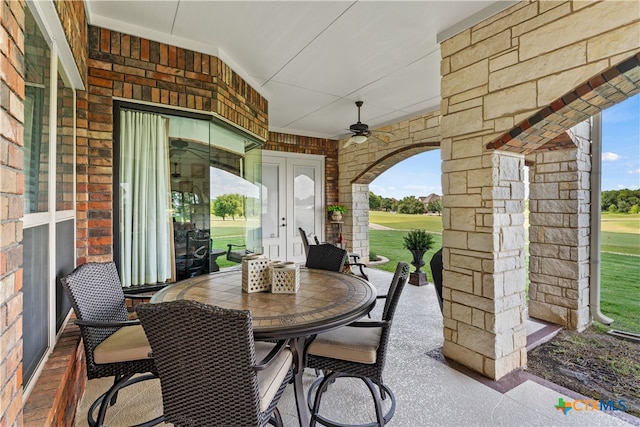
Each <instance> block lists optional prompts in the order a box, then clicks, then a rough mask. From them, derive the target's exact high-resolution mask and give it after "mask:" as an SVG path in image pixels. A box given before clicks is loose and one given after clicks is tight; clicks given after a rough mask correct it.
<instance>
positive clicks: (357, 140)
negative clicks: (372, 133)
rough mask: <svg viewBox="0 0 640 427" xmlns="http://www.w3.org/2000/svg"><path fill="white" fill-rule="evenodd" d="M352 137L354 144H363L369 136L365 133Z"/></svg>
mask: <svg viewBox="0 0 640 427" xmlns="http://www.w3.org/2000/svg"><path fill="white" fill-rule="evenodd" d="M351 138H353V143H354V144H362V143H363V142H366V141H367V138H368V137H367V136H365V135H353V136H352V137H351Z"/></svg>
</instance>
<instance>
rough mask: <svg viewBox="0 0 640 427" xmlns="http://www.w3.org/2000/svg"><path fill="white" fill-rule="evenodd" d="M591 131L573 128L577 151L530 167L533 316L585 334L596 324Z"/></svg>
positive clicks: (551, 154)
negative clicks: (592, 287) (593, 309)
mask: <svg viewBox="0 0 640 427" xmlns="http://www.w3.org/2000/svg"><path fill="white" fill-rule="evenodd" d="M590 131H591V126H590V122H586V123H582V124H580V125H578V126H576V127H574V128H572V129H571V130H570V131H568V132H567V133H568V134H569V136H570V137H571V139H572V140H573V141H574V142H575V143H576V145H577V147H576V148H573V149H568V150H559V151H548V152H545V153H540V154H537V155H534V156H532V159H533V160H534V165H533V166H531V168H530V182H531V184H530V193H529V198H530V202H529V210H530V214H529V223H530V228H529V241H530V244H529V254H530V258H529V278H530V285H529V315H530V316H531V317H535V318H537V319H542V320H546V321H548V322H552V323H557V324H559V325H563V326H565V327H567V328H570V329H577V330H579V331H581V330H583V329H585V328H587V327H588V326H589V325H590V324H591V316H590V313H589V261H590V258H589V244H590V223H591V215H590V188H591V186H590V181H589V174H590V172H591V157H590ZM594 196H595V197H599V195H594Z"/></svg>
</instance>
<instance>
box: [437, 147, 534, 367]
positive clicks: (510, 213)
mask: <svg viewBox="0 0 640 427" xmlns="http://www.w3.org/2000/svg"><path fill="white" fill-rule="evenodd" d="M464 143H466V144H467V145H469V141H460V142H459V144H464ZM453 145H455V144H453ZM456 152H457V151H456V150H455V149H452V148H451V145H450V143H449V142H448V141H447V142H446V143H445V141H443V160H444V162H443V193H444V197H443V206H444V208H443V221H444V232H443V247H444V250H443V262H444V272H443V282H444V284H445V286H444V289H443V299H444V313H443V314H444V339H445V341H444V348H443V352H444V355H445V356H446V357H448V358H450V359H453V360H456V361H458V362H460V363H462V364H463V365H465V366H468V367H470V368H472V369H474V370H476V371H478V372H480V373H482V374H483V375H485V376H487V377H490V378H494V379H498V378H500V377H502V376H503V375H505V374H507V373H509V372H510V371H512V370H514V369H516V368H518V367H520V366H524V365H525V364H526V350H525V346H526V330H525V326H524V320H525V310H524V307H525V304H524V302H525V301H524V298H525V294H524V290H525V269H524V213H523V199H524V183H523V181H524V179H523V177H524V171H523V166H524V157H523V156H520V155H512V154H506V153H499V152H494V153H485V154H483V155H482V156H481V157H474V158H472V157H469V158H466V159H465V158H457V159H455V158H446V156H448V155H449V154H451V153H454V154H455V153H456ZM457 153H458V155H461V156H462V155H463V154H462V153H463V152H462V151H460V152H457Z"/></svg>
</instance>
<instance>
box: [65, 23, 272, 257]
mask: <svg viewBox="0 0 640 427" xmlns="http://www.w3.org/2000/svg"><path fill="white" fill-rule="evenodd" d="M87 92H88V94H87V97H86V99H83V98H82V97H81V96H79V97H78V108H79V110H80V107H81V106H82V107H84V108H86V109H85V110H84V111H83V112H80V111H79V113H78V114H79V117H80V116H81V115H82V114H85V113H86V125H87V131H86V140H84V139H82V140H79V141H78V150H79V156H78V251H79V253H78V257H79V260H82V261H105V260H111V258H112V245H113V228H112V227H113V224H112V206H113V194H112V193H113V190H112V184H113V162H114V159H113V97H118V98H124V99H129V100H134V101H146V102H152V103H157V104H162V105H164V106H166V107H184V108H189V109H194V110H201V111H204V112H215V113H218V114H219V115H221V116H222V117H224V118H226V119H229V120H230V121H232V122H234V123H236V124H238V125H239V126H241V127H243V128H245V129H247V130H249V131H250V132H252V133H254V134H256V135H258V136H261V137H263V138H266V137H267V136H268V116H267V101H266V99H264V98H263V97H262V96H261V95H260V94H259V93H258V92H257V91H256V90H255V89H253V88H251V86H249V85H248V84H247V83H246V82H244V81H243V80H242V79H241V78H240V77H239V76H238V75H237V74H236V73H235V72H233V70H231V69H230V68H229V67H228V66H227V65H226V64H224V63H223V62H222V61H220V60H219V59H218V58H216V57H214V56H211V55H206V54H202V53H198V52H194V51H190V50H187V49H182V48H178V47H175V46H170V45H167V44H164V43H158V42H154V41H152V40H147V39H143V38H140V37H134V36H130V35H127V34H121V33H118V32H115V31H110V30H106V29H103V28H98V27H89V60H88V91H87ZM81 120H82V121H81V123H79V127H80V126H82V124H85V122H84V119H81ZM83 138H84V137H83ZM85 143H86V146H85V145H84V144H85ZM83 155H86V157H82V156H83Z"/></svg>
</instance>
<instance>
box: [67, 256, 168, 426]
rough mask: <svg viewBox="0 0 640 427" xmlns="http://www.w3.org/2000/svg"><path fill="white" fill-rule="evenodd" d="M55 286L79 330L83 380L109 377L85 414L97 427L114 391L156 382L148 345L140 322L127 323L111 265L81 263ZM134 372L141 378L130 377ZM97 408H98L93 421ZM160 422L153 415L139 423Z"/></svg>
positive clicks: (122, 299) (117, 278) (123, 303)
mask: <svg viewBox="0 0 640 427" xmlns="http://www.w3.org/2000/svg"><path fill="white" fill-rule="evenodd" d="M60 282H61V284H62V287H63V288H64V290H65V292H66V293H67V296H68V297H69V300H70V301H71V305H72V307H73V310H74V312H75V315H76V318H77V320H76V321H75V322H76V324H77V325H78V326H80V333H81V335H82V342H83V345H84V354H85V359H86V365H87V377H88V378H89V379H93V378H104V377H111V376H113V377H115V379H114V382H113V385H112V386H111V388H109V390H107V391H106V392H105V393H104V394H102V395H101V396H100V397H98V399H96V401H95V402H93V404H92V405H91V407H90V409H89V412H88V414H87V421H88V423H89V425H90V426H102V425H103V424H104V418H105V415H106V412H107V408H108V407H109V406H111V405H114V404H115V403H116V399H117V395H118V391H119V390H120V389H122V388H123V387H126V386H128V385H131V384H135V383H138V382H140V381H144V380H148V379H154V378H157V376H156V375H155V366H154V363H153V359H151V358H150V357H149V352H150V351H151V347H150V346H149V342H148V341H147V338H146V336H145V334H144V330H143V329H142V326H141V325H140V322H139V321H138V320H132V321H130V320H129V317H128V312H127V307H126V305H125V294H124V292H123V290H122V285H121V283H120V277H119V276H118V271H117V269H116V266H115V264H114V263H113V262H108V263H94V262H91V263H86V264H82V265H80V266H79V267H78V268H76V269H75V270H74V271H72V272H71V273H70V274H69V275H67V276H65V277H62V278H61V279H60ZM129 297H131V298H135V296H129ZM147 298H148V297H147ZM135 374H144V375H139V376H135V377H133V376H134V375H135ZM97 407H99V408H100V409H99V410H98V417H97V418H96V419H94V418H93V414H94V412H95V409H96V408H97ZM161 421H162V417H159V418H156V419H154V420H151V421H149V422H147V423H145V424H141V425H147V426H150V425H155V424H158V423H160V422H161Z"/></svg>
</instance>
